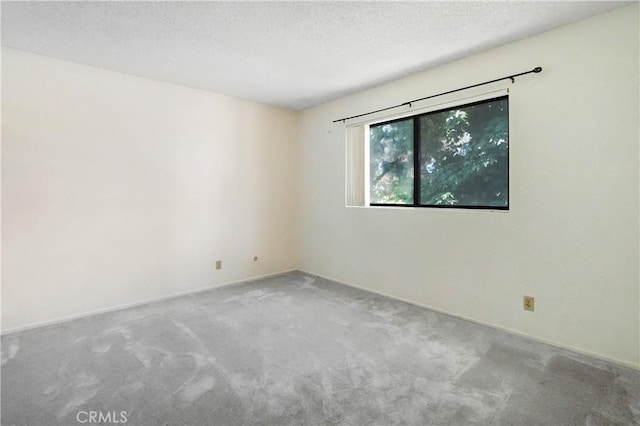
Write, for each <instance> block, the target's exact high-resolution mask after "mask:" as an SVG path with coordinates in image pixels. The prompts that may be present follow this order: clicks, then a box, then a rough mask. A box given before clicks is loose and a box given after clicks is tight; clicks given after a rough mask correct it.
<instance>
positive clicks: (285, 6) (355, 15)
mask: <svg viewBox="0 0 640 426" xmlns="http://www.w3.org/2000/svg"><path fill="white" fill-rule="evenodd" d="M626 3H628V2H614V1H602V2H596V1H594V2H583V1H555V2H542V1H526V2H507V1H493V2H479V1H474V2H456V1H452V2H449V1H446V2H444V1H422V2H218V1H215V2H182V1H179V2H103V1H100V2H66V1H62V2H7V1H3V2H2V45H4V46H7V47H12V48H16V49H22V50H27V51H31V52H35V53H39V54H42V55H47V56H52V57H56V58H61V59H65V60H68V61H73V62H79V63H83V64H88V65H93V66H96V67H101V68H106V69H110V70H115V71H120V72H124V73H129V74H134V75H139V76H144V77H150V78H155V79H159V80H165V81H170V82H173V83H177V84H181V85H184V86H190V87H195V88H199V89H204V90H209V91H213V92H217V93H222V94H226V95H231V96H235V97H239V98H244V99H250V100H254V101H258V102H263V103H267V104H272V105H278V106H283V107H287V108H292V109H303V108H307V107H310V106H314V105H318V104H321V103H323V102H326V101H329V100H332V99H336V98H339V97H341V96H344V95H346V94H350V93H354V92H356V91H359V90H362V89H365V88H368V87H372V86H375V85H378V84H381V83H384V82H386V81H390V80H393V79H396V78H398V77H402V76H405V75H409V74H412V73H414V72H417V71H421V70H425V69H427V68H430V67H433V66H436V65H439V64H442V63H445V62H449V61H452V60H455V59H458V58H460V57H463V56H466V55H469V54H472V53H475V52H479V51H482V50H486V49H489V48H491V47H495V46H498V45H501V44H504V43H508V42H511V41H514V40H517V39H521V38H524V37H527V36H530V35H533V34H536V33H540V32H543V31H546V30H549V29H551V28H554V27H557V26H560V25H563V24H566V23H569V22H573V21H577V20H580V19H583V18H586V17H588V16H591V15H595V14H598V13H602V12H605V11H608V10H611V9H613V8H616V7H619V6H621V5H624V4H626ZM532 65H538V64H537V62H536V60H535V52H532V58H531V62H530V63H526V64H522V66H523V68H528V67H530V66H532ZM513 71H514V72H517V71H519V70H513Z"/></svg>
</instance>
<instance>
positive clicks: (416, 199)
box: [366, 94, 511, 211]
mask: <svg viewBox="0 0 640 426" xmlns="http://www.w3.org/2000/svg"><path fill="white" fill-rule="evenodd" d="M500 100H506V101H507V134H508V135H509V136H508V140H507V170H506V171H507V205H506V206H483V205H458V204H420V176H421V174H420V145H421V144H420V118H422V117H424V116H427V115H431V114H438V113H441V112H443V111H451V110H454V109H458V108H459V109H462V108H466V107H472V106H474V105H480V104H485V103H489V102H493V101H500ZM509 116H510V113H509V95H508V94H505V95H502V96H496V97H492V98H489V99H483V100H480V101H475V102H471V103H467V104H459V105H456V106H452V107H447V108H441V109H437V110H433V111H428V112H424V113H420V114H416V115H409V116H404V117H399V118H394V119H391V120H386V121H380V122H376V123H372V124H370V125H369V126H368V128H370V127H372V126H383V125H385V124H392V123H396V122H399V121H407V120H409V119H412V120H413V203H411V204H409V203H405V204H400V203H398V204H393V203H371V202H369V206H370V207H411V208H416V207H418V208H437V209H466V210H505V211H508V210H509V207H510V205H511V192H510V180H511V179H510V164H509V163H510V160H511V158H510V157H511V155H510V142H511V128H510V123H509ZM369 131H370V130H369ZM369 143H370V142H369ZM366 190H367V191H369V193H370V191H371V183H370V182H369V187H368V188H366Z"/></svg>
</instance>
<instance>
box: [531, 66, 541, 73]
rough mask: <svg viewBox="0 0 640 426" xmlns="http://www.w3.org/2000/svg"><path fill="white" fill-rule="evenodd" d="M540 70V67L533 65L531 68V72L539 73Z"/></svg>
mask: <svg viewBox="0 0 640 426" xmlns="http://www.w3.org/2000/svg"><path fill="white" fill-rule="evenodd" d="M540 71H542V67H535V68H534V69H533V72H535V73H539V72H540Z"/></svg>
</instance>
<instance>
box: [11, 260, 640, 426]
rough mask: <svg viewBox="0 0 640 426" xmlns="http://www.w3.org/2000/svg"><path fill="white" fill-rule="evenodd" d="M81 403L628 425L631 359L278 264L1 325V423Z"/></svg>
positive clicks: (306, 416)
mask: <svg viewBox="0 0 640 426" xmlns="http://www.w3.org/2000/svg"><path fill="white" fill-rule="evenodd" d="M92 411H93V412H94V413H100V415H102V416H103V417H102V418H101V419H102V420H103V421H104V420H110V421H111V422H112V423H113V424H117V423H118V422H119V423H120V424H122V423H123V420H125V419H126V421H127V422H126V424H127V425H239V424H268V425H289V424H314V425H315V424H345V425H366V424H374V425H392V424H411V425H465V424H486V425H496V424H502V425H537V424H541V425H619V424H624V425H626V424H640V372H638V371H635V370H631V369H625V368H622V367H617V366H614V365H611V364H607V363H605V362H602V361H597V360H593V359H589V358H586V357H584V356H581V355H578V354H575V353H571V352H568V351H563V350H560V349H556V348H553V347H550V346H547V345H543V344H540V343H535V342H532V341H529V340H527V339H524V338H521V337H517V336H514V335H510V334H507V333H504V332H501V331H497V330H493V329H490V328H486V327H482V326H478V325H475V324H472V323H469V322H466V321H462V320H458V319H455V318H452V317H449V316H446V315H442V314H438V313H434V312H431V311H429V310H426V309H422V308H418V307H416V306H412V305H408V304H405V303H401V302H398V301H394V300H390V299H387V298H384V297H380V296H377V295H374V294H371V293H367V292H364V291H360V290H356V289H352V288H350V287H346V286H343V285H340V284H336V283H333V282H331V281H327V280H324V279H321V278H317V277H313V276H310V275H307V274H303V273H299V272H293V273H287V274H284V275H281V276H277V277H273V278H268V279H264V280H258V281H254V282H250V283H245V284H240V285H233V286H227V287H223V288H218V289H213V290H209V291H206V292H201V293H197V294H192V295H189V296H184V297H179V298H175V299H171V300H168V301H165V302H160V303H153V304H149V305H144V306H141V307H137V308H133V309H128V310H123V311H119V312H113V313H108V314H103V315H96V316H92V317H88V318H84V319H80V320H75V321H72V322H67V323H64V324H60V325H56V326H50V327H45V328H40V329H35V330H31V331H26V332H22V333H16V334H10V335H7V336H4V337H2V424H3V425H11V424H18V425H30V426H35V425H55V424H67V425H76V424H90V423H89V420H90V419H89V417H88V416H89V415H90V412H92ZM123 414H124V416H125V418H123V417H120V416H122V415H123ZM94 415H97V414H94ZM93 419H94V420H100V418H99V417H94V418H93ZM78 420H80V422H78ZM103 423H104V422H103Z"/></svg>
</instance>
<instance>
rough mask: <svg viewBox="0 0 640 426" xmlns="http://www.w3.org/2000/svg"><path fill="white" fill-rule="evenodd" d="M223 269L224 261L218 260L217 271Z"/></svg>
mask: <svg viewBox="0 0 640 426" xmlns="http://www.w3.org/2000/svg"><path fill="white" fill-rule="evenodd" d="M218 269H222V260H216V270H218Z"/></svg>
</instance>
